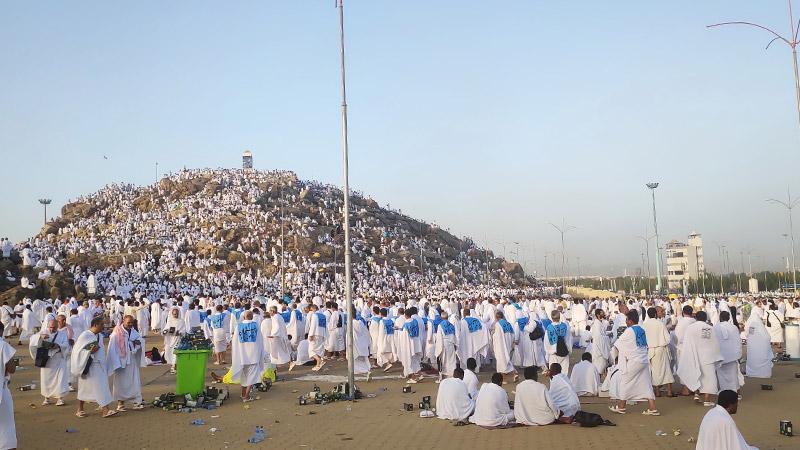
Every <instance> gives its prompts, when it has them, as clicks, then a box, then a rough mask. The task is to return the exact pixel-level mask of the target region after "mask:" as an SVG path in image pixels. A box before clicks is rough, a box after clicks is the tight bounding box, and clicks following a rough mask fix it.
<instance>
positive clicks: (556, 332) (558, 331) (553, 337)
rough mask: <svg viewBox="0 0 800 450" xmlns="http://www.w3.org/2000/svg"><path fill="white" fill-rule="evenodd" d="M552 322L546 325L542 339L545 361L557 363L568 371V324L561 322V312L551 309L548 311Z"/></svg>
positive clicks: (570, 341) (569, 348) (569, 343)
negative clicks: (545, 355) (551, 310)
mask: <svg viewBox="0 0 800 450" xmlns="http://www.w3.org/2000/svg"><path fill="white" fill-rule="evenodd" d="M550 317H551V318H552V319H553V323H551V324H550V325H548V326H547V329H546V333H545V338H544V339H545V340H544V350H545V352H546V353H547V363H548V365H550V364H558V365H560V366H561V369H562V370H563V371H565V372H569V355H570V353H572V333H570V332H569V325H567V324H566V323H562V322H561V312H560V311H559V310H557V309H556V310H553V312H551V313H550Z"/></svg>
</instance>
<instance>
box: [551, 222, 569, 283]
mask: <svg viewBox="0 0 800 450" xmlns="http://www.w3.org/2000/svg"><path fill="white" fill-rule="evenodd" d="M550 225H551V226H552V227H553V228H555V229H556V230H557V231H558V232H559V233H560V234H561V293H562V294H565V293H566V286H565V285H564V274H565V272H564V263H565V252H564V234H565V233H567V232H568V231H572V230H574V229H575V227H573V226H571V225H567V221H566V220H564V219H561V226H560V227H559V226H558V225H556V224H554V223H553V222H550Z"/></svg>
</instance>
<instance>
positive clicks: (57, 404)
mask: <svg viewBox="0 0 800 450" xmlns="http://www.w3.org/2000/svg"><path fill="white" fill-rule="evenodd" d="M64 405H65V403H64V400H61V399H58V401H57V402H56V406H64Z"/></svg>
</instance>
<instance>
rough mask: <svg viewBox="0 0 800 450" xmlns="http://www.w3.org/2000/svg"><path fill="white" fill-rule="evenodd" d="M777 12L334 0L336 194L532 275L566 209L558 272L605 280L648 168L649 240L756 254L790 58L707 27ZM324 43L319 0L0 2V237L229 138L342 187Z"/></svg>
mask: <svg viewBox="0 0 800 450" xmlns="http://www.w3.org/2000/svg"><path fill="white" fill-rule="evenodd" d="M785 9H786V4H785V2H783V1H778V0H769V1H759V2H753V1H744V0H735V1H733V0H725V1H723V0H705V1H702V2H698V1H689V0H673V1H669V2H642V1H615V2H597V1H588V0H586V1H575V2H543V1H539V2H532V1H530V0H525V1H507V2H499V3H496V2H471V1H458V2H457V1H450V0H438V1H435V2H430V1H411V0H409V1H402V2H400V1H398V2H390V1H380V2H376V1H364V0H347V3H346V9H345V13H346V22H347V23H346V26H347V46H348V84H349V85H348V90H349V104H350V132H351V135H350V137H351V160H350V162H351V166H350V167H351V182H352V186H353V187H354V188H355V189H359V190H362V191H364V192H365V193H367V194H369V195H372V196H373V197H374V198H375V199H376V200H378V201H379V202H380V203H381V204H384V205H385V204H386V203H389V204H391V206H392V207H396V208H401V209H402V210H403V211H404V212H408V213H409V214H411V215H413V216H416V217H419V218H422V219H425V220H428V221H434V222H437V223H440V224H442V225H443V226H445V227H450V228H451V230H452V231H453V232H455V233H457V234H460V235H461V234H468V235H471V236H473V237H474V238H475V239H476V240H477V241H478V242H480V243H483V242H484V240H485V239H488V241H489V243H490V246H491V247H492V248H494V249H495V250H498V251H502V244H501V243H502V242H503V241H505V242H507V243H510V242H513V241H519V242H521V243H522V244H523V245H524V246H525V247H527V250H526V252H525V259H526V260H528V265H529V269H533V260H534V255H535V258H536V263H537V268H538V270H539V271H542V270H543V258H542V254H543V252H545V251H547V252H557V251H558V250H559V243H558V242H559V241H558V234H557V233H556V232H555V230H553V229H552V228H551V227H550V226H549V225H548V224H547V222H549V221H553V222H559V221H560V220H561V219H562V218H566V220H567V222H568V223H569V224H571V225H575V226H576V227H578V229H577V230H575V231H573V232H570V233H569V234H568V235H567V254H568V255H569V257H570V262H571V264H572V265H575V264H576V262H577V257H580V258H581V265H582V266H583V272H584V273H587V272H595V273H599V272H605V273H621V272H622V271H623V269H624V268H628V269H629V270H634V269H635V268H637V267H639V265H640V252H641V251H642V246H641V245H640V242H638V241H637V240H636V239H635V238H633V235H636V234H644V232H645V227H646V226H647V225H648V224H650V223H651V215H650V214H651V210H650V197H649V194H648V191H647V189H646V188H645V187H644V184H645V182H647V181H651V180H657V181H659V182H661V187H659V189H658V192H657V197H658V206H659V219H660V220H659V225H660V232H661V235H662V239H661V240H662V244H663V243H664V242H666V241H667V240H669V239H675V238H677V239H685V237H686V235H687V234H688V233H689V232H690V231H692V230H697V231H698V232H701V233H703V235H704V238H705V240H706V243H707V246H706V253H707V265H708V266H709V267H710V268H711V269H716V268H717V267H718V264H717V262H718V258H717V248H716V247H715V246H713V242H725V243H726V244H727V245H728V248H729V249H730V253H731V260H732V262H734V261H735V263H736V266H737V268H738V267H739V251H740V250H743V249H745V248H747V247H751V248H752V249H753V250H752V253H753V254H754V255H759V256H760V258H755V257H754V258H753V263H754V265H756V268H758V267H763V266H764V265H768V266H769V267H771V268H777V267H779V266H780V265H781V263H780V259H781V258H782V257H783V255H785V254H787V253H788V247H787V245H786V243H785V241H784V239H783V238H781V236H780V235H781V233H785V232H787V226H786V216H785V213H784V211H783V210H782V209H779V208H777V207H775V206H770V205H768V204H767V203H766V202H765V201H764V200H765V199H766V198H767V197H772V196H779V195H784V196H785V192H786V188H787V186H791V187H792V188H793V189H794V190H795V192H796V193H797V195H798V196H800V183H797V180H796V179H797V177H796V176H794V175H795V173H796V167H797V166H798V162H800V152H798V147H799V146H800V132H799V131H798V124H797V117H796V114H795V104H794V97H793V96H794V91H793V79H792V72H791V56H790V51H789V49H788V48H787V47H786V46H782V45H779V44H778V43H776V44H775V45H773V47H772V48H770V49H769V50H767V51H765V50H764V46H765V45H766V43H767V42H768V41H769V37H768V36H767V35H766V34H765V33H763V32H758V31H756V30H751V29H746V28H734V27H731V28H727V29H716V30H707V29H706V28H705V25H707V24H710V23H714V22H717V21H724V20H733V19H749V20H752V21H756V22H760V23H764V24H767V25H770V26H774V27H776V28H777V29H779V30H780V31H781V32H784V33H786V34H788V28H789V24H788V22H789V21H788V18H787V17H786V11H785ZM798 10H800V5H799V6H798ZM337 39H338V16H337V11H336V10H335V9H334V0H324V1H317V0H292V1H285V0H284V1H278V0H274V1H266V2H265V1H252V2H244V1H241V2H212V1H172V2H134V3H121V2H102V1H82V2H64V1H37V2H6V3H4V4H3V5H2V9H0V152H1V153H0V154H1V155H2V161H3V167H4V170H3V186H4V189H3V195H2V199H3V203H2V209H1V210H2V214H0V234H2V235H5V236H9V237H11V238H12V239H14V240H21V239H24V238H26V237H27V236H30V235H32V234H34V233H35V232H36V231H37V230H38V228H39V226H40V225H41V220H42V211H41V207H40V205H39V204H38V203H37V202H36V199H37V198H39V197H42V196H48V197H52V198H53V203H54V205H53V206H55V207H56V208H60V206H61V205H62V204H64V203H65V202H66V201H67V200H68V199H69V198H74V197H76V196H77V195H80V194H82V193H88V192H92V191H94V190H96V189H98V188H99V187H101V186H103V185H104V184H106V183H109V182H114V181H126V182H133V183H137V184H145V183H152V182H153V180H154V177H155V163H156V161H157V162H158V163H159V166H160V168H161V170H162V172H163V171H168V170H169V171H175V170H178V169H180V168H182V167H184V166H186V167H236V166H238V165H239V164H240V154H241V152H242V151H243V150H244V149H251V150H252V151H253V152H254V155H255V164H256V166H257V167H258V168H260V169H272V168H281V169H290V170H294V171H296V172H297V173H298V175H299V176H300V177H301V178H303V179H317V180H320V181H324V182H330V183H336V184H341V180H342V175H341V170H340V167H341V157H340V116H339V103H340V98H339V84H338V83H339V66H338V40H337ZM103 155H107V156H108V157H109V158H110V159H108V160H106V159H104V158H103ZM798 220H800V217H798ZM650 232H652V227H651V228H650ZM534 246H535V252H534ZM512 247H513V244H507V252H508V251H510V250H511V248H512ZM550 258H552V255H551V256H550ZM551 261H552V259H551Z"/></svg>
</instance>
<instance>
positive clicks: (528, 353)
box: [0, 289, 800, 448]
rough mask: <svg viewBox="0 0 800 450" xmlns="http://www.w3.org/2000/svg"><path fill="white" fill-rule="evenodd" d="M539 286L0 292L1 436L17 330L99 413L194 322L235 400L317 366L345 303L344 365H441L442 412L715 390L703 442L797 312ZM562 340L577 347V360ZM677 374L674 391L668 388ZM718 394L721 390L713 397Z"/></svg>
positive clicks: (60, 390) (49, 372)
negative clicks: (578, 296)
mask: <svg viewBox="0 0 800 450" xmlns="http://www.w3.org/2000/svg"><path fill="white" fill-rule="evenodd" d="M538 294H539V293H538V292H535V291H533V290H503V289H486V290H484V291H482V292H473V293H470V294H464V293H461V294H457V295H452V296H446V295H445V296H440V297H433V296H431V297H429V298H425V297H422V298H419V299H410V298H409V299H405V300H401V299H399V298H396V297H395V298H387V299H378V298H372V297H369V296H359V297H356V298H355V301H354V307H353V309H352V310H351V311H346V310H345V308H344V305H342V304H341V303H337V302H336V301H335V300H336V299H335V298H332V297H328V298H325V297H322V296H320V295H312V294H308V295H306V296H296V297H292V296H288V295H287V296H286V297H284V298H278V297H270V298H265V297H256V298H254V299H252V300H250V301H246V302H243V301H242V300H241V299H239V298H237V297H233V296H214V295H199V296H197V297H193V296H190V295H188V294H186V295H183V296H176V297H172V296H164V297H162V298H154V299H149V298H147V297H145V296H143V295H140V294H139V293H135V294H134V295H133V297H132V298H130V299H127V300H125V299H122V298H121V297H118V296H109V297H105V298H98V299H95V300H91V301H84V302H82V303H81V302H78V301H77V300H76V299H75V298H70V299H66V300H63V301H61V300H47V299H45V300H43V299H35V300H32V301H31V300H30V299H25V300H24V301H23V302H21V303H20V304H18V305H16V306H15V307H13V308H12V307H10V306H9V305H7V304H6V305H2V307H0V313H2V314H0V318H1V319H2V326H3V333H2V335H3V341H2V343H1V344H0V356H1V357H2V358H1V359H0V360H1V361H2V362H3V364H4V365H5V367H6V377H5V385H6V386H5V387H4V390H3V397H2V402H0V421H2V423H3V425H4V427H3V428H4V430H5V431H3V432H0V444H2V445H0V447H2V448H13V446H9V442H12V441H10V440H11V439H16V438H15V437H14V431H13V409H12V407H11V397H10V392H9V390H8V388H7V384H8V379H9V377H10V374H11V373H13V371H14V363H13V358H12V357H13V355H14V353H15V350H14V348H13V346H12V345H11V343H10V342H8V341H9V340H12V339H13V335H14V333H16V332H18V333H19V335H18V337H17V341H18V342H17V343H18V345H23V344H27V345H28V346H29V350H30V354H31V357H33V358H37V357H40V356H41V355H40V354H39V353H42V352H44V353H48V354H49V359H47V361H46V364H45V365H44V367H41V369H40V370H41V384H40V391H41V395H42V397H43V402H42V403H43V405H50V404H53V403H55V405H59V406H60V405H63V404H64V402H65V398H66V397H67V396H68V395H69V393H70V392H72V391H75V390H77V398H78V405H77V411H76V415H78V416H79V417H84V416H86V412H85V410H84V403H85V402H94V403H97V404H99V405H100V406H101V408H102V409H101V414H102V416H103V417H112V416H113V415H115V414H117V413H119V412H122V411H125V410H126V409H127V408H136V409H139V408H142V407H143V400H142V396H141V383H140V375H139V373H140V368H141V367H143V366H146V365H149V364H160V363H163V364H168V365H170V366H171V368H172V369H173V370H174V369H175V355H174V353H173V350H174V348H175V346H176V344H177V343H178V341H179V339H180V336H182V335H183V334H185V333H187V332H189V331H191V330H194V331H196V332H197V331H202V332H203V333H204V334H205V335H206V336H207V337H208V338H209V339H210V340H211V341H212V342H213V347H214V348H213V353H214V363H215V364H226V361H225V360H226V355H227V354H230V358H231V359H230V364H229V365H230V369H229V371H228V374H227V375H226V377H225V380H226V382H232V383H238V384H240V385H241V396H242V401H244V402H249V401H252V400H253V395H252V388H253V386H254V385H256V384H257V383H260V382H261V381H262V378H263V376H264V373H265V371H266V370H267V369H269V368H270V367H271V368H275V367H287V370H289V371H291V370H293V369H294V368H295V367H297V366H298V365H304V366H310V371H318V370H320V368H322V367H323V366H324V365H325V364H326V361H328V360H330V359H331V358H343V357H344V355H345V330H346V327H347V322H348V319H349V318H350V317H352V319H353V321H352V323H353V332H354V348H353V353H354V354H353V357H354V360H355V372H356V374H357V375H359V376H361V377H365V378H366V380H367V381H369V380H370V377H371V375H372V373H373V372H374V371H383V372H390V371H402V375H403V377H405V378H406V380H407V382H408V383H417V382H420V381H422V380H423V379H424V378H425V375H426V374H430V373H431V372H432V373H438V377H436V382H440V383H441V384H440V387H439V395H438V398H437V402H436V404H437V414H438V416H439V417H441V418H444V419H452V420H458V421H468V422H472V423H476V424H478V425H481V426H485V427H504V426H509V425H511V424H524V425H546V424H550V423H560V422H561V423H563V422H566V423H569V422H571V421H572V420H574V417H575V416H576V414H577V413H578V412H579V411H580V401H579V399H578V398H579V397H580V396H598V395H600V396H604V397H609V398H610V399H611V400H612V401H613V403H612V405H611V406H610V407H609V409H610V410H611V411H612V412H614V413H618V414H625V413H626V412H627V411H626V406H627V404H628V403H630V402H640V401H644V402H645V403H646V405H647V406H646V409H645V410H644V411H643V414H646V415H659V414H660V412H659V411H658V409H657V408H656V405H655V398H656V397H661V396H667V397H671V396H678V395H679V394H683V395H687V396H690V397H694V399H695V400H696V401H698V402H700V403H702V404H703V405H705V406H707V407H714V406H715V405H716V407H715V408H714V409H713V410H712V412H713V414H712V416H713V417H711V418H709V421H710V422H713V423H714V424H715V425H714V426H713V427H711V426H709V427H706V428H707V429H706V431H705V437H704V432H703V430H701V434H700V439H701V440H702V439H706V440H707V442H708V443H713V442H717V441H718V440H719V439H728V438H731V436H734V435H733V434H732V433H734V432H735V433H738V431H735V430H736V429H735V425H733V428H731V426H730V425H731V424H733V421H732V420H731V419H730V417H729V415H728V416H725V415H724V414H723V413H722V411H720V409H721V410H723V411H725V414H730V413H731V412H735V405H734V404H733V403H736V401H734V400H737V399H736V395H734V399H733V400H731V397H730V394H729V392H733V393H737V392H739V391H740V388H741V386H742V385H743V383H744V376H747V377H753V378H770V377H771V376H772V366H773V358H774V357H775V354H774V352H773V347H772V345H775V346H777V348H778V349H779V346H780V345H781V344H782V342H783V336H782V334H780V335H778V333H776V332H775V330H782V329H781V327H780V322H782V321H783V320H784V318H788V319H792V318H797V317H798V316H800V314H799V313H800V309H798V305H797V303H796V302H793V301H792V300H791V299H789V298H781V297H755V298H753V297H731V298H724V297H718V298H714V297H712V298H707V299H702V298H676V299H669V298H661V297H647V298H628V299H619V300H617V299H606V300H602V299H592V300H571V299H565V298H559V297H555V298H553V297H542V296H540V295H538ZM770 319H771V320H770ZM767 325H769V328H768V326H767ZM776 326H777V328H776ZM109 330H110V331H109ZM743 342H745V343H746V345H745V348H746V350H745V351H746V366H745V368H744V370H741V367H740V360H741V359H742V357H743V356H744V355H743V353H742V343H743ZM43 343H44V344H46V345H44V344H43ZM42 348H45V349H46V350H44V351H43V350H41V349H42ZM148 348H149V349H150V350H149V351H148ZM573 353H576V357H575V358H573V359H580V362H578V363H577V364H575V365H574V366H572V364H571V361H570V356H571V355H572V354H573ZM578 355H580V357H579V358H578ZM539 369H542V370H541V372H542V373H543V374H544V375H546V376H548V377H549V378H550V385H549V388H545V387H544V385H543V384H541V383H538V381H537V377H538V373H539V372H540V370H539ZM482 370H484V371H490V372H493V374H492V378H491V380H492V381H491V382H487V383H484V384H483V385H482V386H480V388H479V386H478V379H477V377H476V375H475V374H476V373H478V372H479V371H482ZM519 371H522V373H523V375H524V378H525V381H523V382H520V383H519V385H518V386H517V388H516V398H515V402H514V408H513V409H512V408H511V407H510V406H509V403H508V396H507V394H506V391H505V390H504V389H503V388H502V387H501V386H502V385H504V384H506V383H508V382H509V381H512V380H513V382H518V381H519ZM743 375H744V376H743ZM109 377H110V379H109ZM362 379H363V378H362ZM601 380H602V381H601ZM675 382H680V384H681V386H682V392H677V391H676V390H674V389H673V383H675ZM718 394H719V399H718V400H719V402H720V403H719V404H718V405H717V404H715V403H714V402H713V401H712V398H713V397H715V396H717V395H718ZM113 402H116V406H114V405H112V403H113ZM723 402H724V404H723ZM731 402H733V403H731ZM732 405H733V406H732ZM731 408H733V410H732V409H731ZM709 414H711V412H710V413H709ZM712 419H713V420H712ZM7 424H11V427H10V428H9V426H7ZM723 425H724V426H723ZM712 429H713V430H716V431H711V430H712ZM9 430H10V431H9ZM719 430H728V431H725V432H722V431H719ZM731 430H733V431H731ZM720 433H722V434H720ZM725 433H728V434H730V436H728V435H725ZM736 436H738V437H736ZM733 438H735V439H741V435H738V434H736V435H735V436H734V437H733ZM733 438H731V439H733ZM742 442H744V441H743V440H742ZM3 445H5V447H3Z"/></svg>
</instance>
